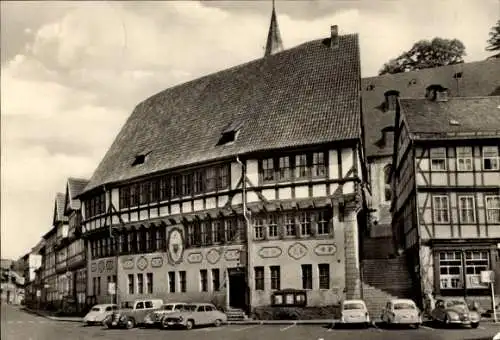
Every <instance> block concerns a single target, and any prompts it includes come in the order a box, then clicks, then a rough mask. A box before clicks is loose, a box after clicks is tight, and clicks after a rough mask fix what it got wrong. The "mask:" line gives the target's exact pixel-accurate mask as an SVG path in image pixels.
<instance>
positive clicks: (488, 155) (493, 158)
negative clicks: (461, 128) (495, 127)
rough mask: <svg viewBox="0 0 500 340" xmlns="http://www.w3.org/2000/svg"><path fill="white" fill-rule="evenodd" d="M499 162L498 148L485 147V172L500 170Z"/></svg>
mask: <svg viewBox="0 0 500 340" xmlns="http://www.w3.org/2000/svg"><path fill="white" fill-rule="evenodd" d="M498 160H499V157H498V147H497V146H483V170H498V169H499V161H498Z"/></svg>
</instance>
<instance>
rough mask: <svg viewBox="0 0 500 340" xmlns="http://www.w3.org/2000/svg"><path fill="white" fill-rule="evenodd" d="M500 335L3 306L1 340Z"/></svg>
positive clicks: (491, 328)
mask: <svg viewBox="0 0 500 340" xmlns="http://www.w3.org/2000/svg"><path fill="white" fill-rule="evenodd" d="M499 331H500V326H499V325H494V324H492V323H484V324H482V325H481V326H480V327H479V328H478V329H474V330H473V329H434V328H430V327H426V326H423V327H421V328H420V329H393V330H386V329H380V328H370V329H328V328H325V327H322V326H314V325H311V326H309V325H229V326H223V327H220V328H214V327H206V328H198V329H194V330H191V331H185V330H170V331H163V330H158V329H141V328H135V329H132V330H129V331H127V330H108V329H105V328H102V327H101V326H94V327H85V326H83V325H82V324H80V323H75V322H62V321H52V320H49V319H46V318H44V317H40V316H37V315H32V314H29V313H27V312H25V311H24V310H22V309H21V308H20V307H17V306H11V305H4V304H3V305H2V324H1V338H2V339H5V340H11V339H12V340H17V339H23V340H53V339H75V340H77V339H78V340H84V339H95V338H102V339H117V340H118V339H122V340H123V339H137V338H141V339H158V340H160V339H165V338H166V337H167V335H168V338H169V339H172V340H177V339H179V340H181V339H183V340H184V339H193V340H194V339H199V338H200V337H202V338H203V339H208V340H219V339H238V340H246V339H248V340H250V339H252V340H253V339H261V340H271V339H276V338H283V337H286V338H287V340H302V339H314V340H318V339H324V340H327V339H332V340H333V339H335V340H339V339H340V340H342V339H346V340H347V339H352V340H354V339H380V340H382V339H394V340H396V339H414V340H418V339H422V340H424V339H425V340H430V339H440V340H473V339H491V338H492V337H493V335H494V334H495V333H496V332H499Z"/></svg>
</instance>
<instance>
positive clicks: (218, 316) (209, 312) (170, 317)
mask: <svg viewBox="0 0 500 340" xmlns="http://www.w3.org/2000/svg"><path fill="white" fill-rule="evenodd" d="M226 322H227V316H226V314H224V313H222V312H221V311H218V310H217V308H215V306H214V305H212V304H209V303H190V304H187V305H185V306H184V308H183V309H182V311H179V312H173V313H170V314H167V315H166V316H165V317H164V318H163V327H164V328H173V327H179V326H180V327H184V328H186V329H192V328H193V327H194V326H204V325H214V326H215V327H218V326H220V325H221V324H223V323H226Z"/></svg>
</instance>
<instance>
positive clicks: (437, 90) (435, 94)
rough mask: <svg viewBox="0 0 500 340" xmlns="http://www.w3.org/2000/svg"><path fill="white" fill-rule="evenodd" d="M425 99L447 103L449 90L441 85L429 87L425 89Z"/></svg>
mask: <svg viewBox="0 0 500 340" xmlns="http://www.w3.org/2000/svg"><path fill="white" fill-rule="evenodd" d="M425 98H427V99H429V100H433V101H447V100H448V89H447V88H445V87H443V86H441V85H439V84H434V85H430V86H427V88H426V89H425Z"/></svg>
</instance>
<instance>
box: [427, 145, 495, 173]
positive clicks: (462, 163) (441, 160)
mask: <svg viewBox="0 0 500 340" xmlns="http://www.w3.org/2000/svg"><path fill="white" fill-rule="evenodd" d="M456 156H457V157H456V164H457V170H458V171H472V170H473V169H474V155H473V152H472V147H470V146H466V147H457V148H456ZM481 157H482V170H485V171H491V170H498V169H500V162H499V156H498V147H497V146H483V147H482V148H481ZM430 159H431V170H433V171H446V170H447V169H448V167H449V165H448V162H449V161H451V160H450V159H449V157H447V155H446V148H444V147H443V148H432V149H431V150H430Z"/></svg>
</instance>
